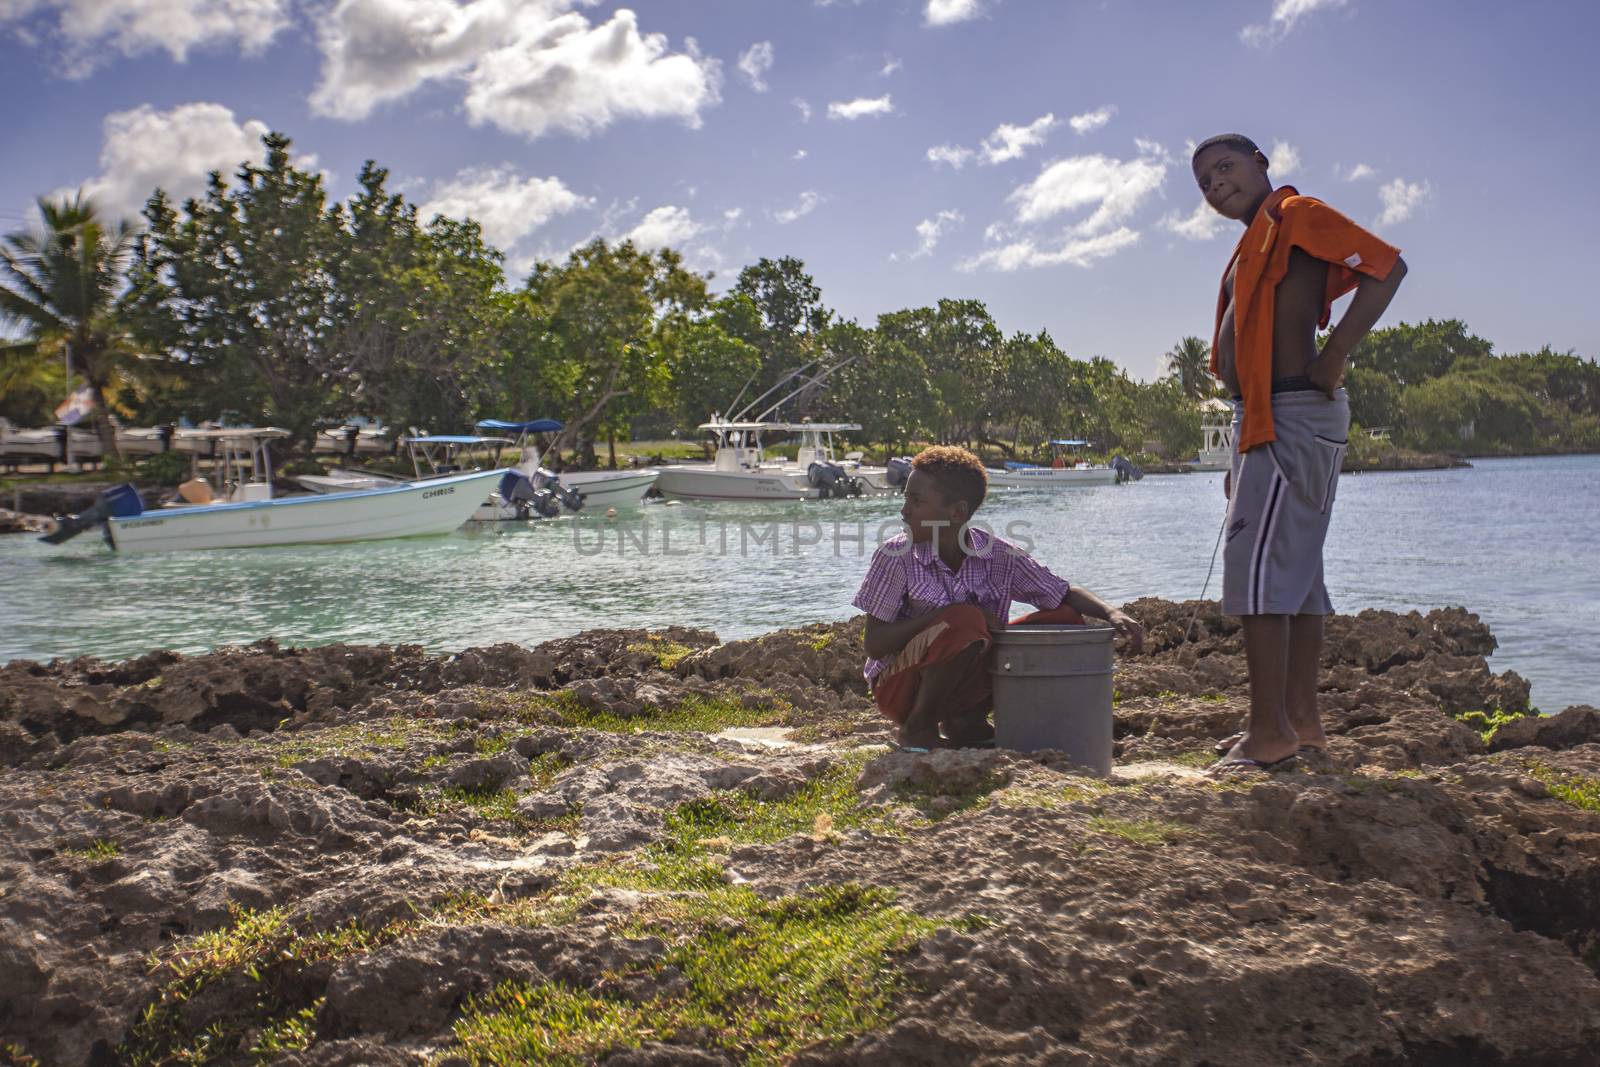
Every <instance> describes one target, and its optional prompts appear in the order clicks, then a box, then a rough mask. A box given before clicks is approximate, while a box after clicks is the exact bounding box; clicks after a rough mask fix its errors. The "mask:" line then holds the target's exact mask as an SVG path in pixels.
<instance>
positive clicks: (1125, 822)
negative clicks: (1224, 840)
mask: <svg viewBox="0 0 1600 1067" xmlns="http://www.w3.org/2000/svg"><path fill="white" fill-rule="evenodd" d="M1089 829H1091V830H1093V831H1094V832H1095V833H1097V834H1108V835H1110V836H1112V837H1120V838H1122V839H1123V840H1124V841H1126V842H1128V843H1129V844H1130V845H1144V846H1150V845H1170V844H1171V843H1172V842H1174V841H1176V840H1178V838H1180V837H1183V836H1184V835H1185V834H1188V833H1192V832H1193V831H1192V830H1191V829H1190V828H1189V827H1187V826H1183V825H1181V824H1179V823H1175V822H1168V821H1166V820H1165V819H1119V818H1116V817H1115V816H1111V815H1095V816H1093V817H1091V818H1090V819H1089Z"/></svg>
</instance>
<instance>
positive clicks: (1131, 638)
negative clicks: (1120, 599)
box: [1106, 608, 1144, 652]
mask: <svg viewBox="0 0 1600 1067" xmlns="http://www.w3.org/2000/svg"><path fill="white" fill-rule="evenodd" d="M1106 621H1107V622H1109V623H1110V624H1111V625H1112V626H1114V627H1116V630H1117V633H1119V634H1121V635H1122V636H1123V637H1126V638H1127V639H1128V647H1129V648H1131V649H1132V650H1133V651H1135V652H1138V651H1139V650H1140V649H1142V648H1144V627H1143V626H1140V625H1139V620H1138V619H1135V618H1134V617H1133V616H1132V615H1129V614H1128V613H1127V612H1125V611H1123V610H1121V609H1120V608H1118V609H1114V610H1113V611H1112V612H1111V616H1110V617H1109V618H1108V619H1107V620H1106Z"/></svg>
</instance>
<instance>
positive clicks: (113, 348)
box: [0, 133, 1600, 469]
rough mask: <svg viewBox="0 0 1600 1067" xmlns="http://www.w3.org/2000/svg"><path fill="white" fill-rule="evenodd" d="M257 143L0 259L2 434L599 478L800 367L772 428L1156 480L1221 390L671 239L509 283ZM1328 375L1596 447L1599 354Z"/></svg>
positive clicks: (1189, 358)
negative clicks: (514, 442)
mask: <svg viewBox="0 0 1600 1067" xmlns="http://www.w3.org/2000/svg"><path fill="white" fill-rule="evenodd" d="M263 142H264V144H265V146H266V153H265V161H264V162H263V163H260V164H257V163H245V164H241V166H240V167H239V168H238V170H236V171H235V172H234V173H233V174H231V175H224V174H222V173H220V172H219V173H216V174H214V175H213V176H212V181H211V184H210V187H209V189H208V190H207V192H206V193H205V195H204V196H201V197H196V198H194V199H191V200H188V201H186V202H184V203H182V204H176V203H173V202H172V201H171V199H170V198H169V197H168V196H167V195H166V194H165V193H164V192H163V191H161V190H159V189H157V190H154V191H153V192H152V195H151V196H150V198H149V200H148V202H147V203H146V206H145V208H144V211H143V213H142V218H141V219H140V220H137V223H135V222H134V221H133V220H114V219H105V218H102V217H101V216H100V215H99V214H98V212H97V211H96V209H95V206H94V204H93V203H92V202H89V201H87V200H84V199H82V198H81V197H79V198H67V199H58V200H49V199H42V200H41V201H40V219H41V221H42V223H43V228H42V229H36V230H26V231H19V232H17V233H13V234H11V235H9V236H7V237H6V238H5V239H4V241H3V242H0V385H3V388H0V417H3V418H5V419H7V420H9V421H10V422H11V423H13V424H14V425H18V426H37V425H43V424H47V423H49V422H50V421H52V419H53V412H54V410H55V408H56V405H57V404H58V403H60V401H61V398H62V397H63V396H66V395H67V393H68V392H69V384H70V386H71V387H73V388H74V389H76V388H80V387H81V388H82V389H83V390H84V391H86V393H87V401H88V402H89V404H90V405H91V414H90V416H89V422H90V423H92V425H93V426H94V427H95V429H96V430H97V432H98V433H99V435H100V438H101V441H102V445H103V451H104V453H105V454H106V455H108V456H112V457H115V455H116V447H115V433H114V429H113V424H112V422H111V421H110V420H111V418H112V417H115V418H117V419H119V420H121V421H122V423H123V424H124V425H167V424H176V423H178V422H180V420H184V419H187V420H189V421H190V422H192V423H201V422H205V421H214V420H223V421H225V422H227V423H229V424H233V425H240V424H254V425H268V424H271V425H276V426H280V427H284V428H286V429H288V430H289V431H290V433H291V437H290V438H289V439H288V441H287V442H286V447H285V449H284V450H283V452H284V454H283V455H278V456H276V457H275V458H276V459H277V460H278V461H279V465H282V466H285V467H291V465H292V464H294V463H296V462H306V461H307V457H308V456H309V453H310V446H311V442H312V440H313V437H314V434H315V433H316V431H317V430H318V429H319V428H323V427H327V426H333V425H342V424H344V423H345V422H347V421H348V420H350V419H352V418H362V419H366V420H371V421H375V422H377V423H380V424H381V425H383V426H384V427H387V428H389V429H390V431H391V432H392V433H394V434H399V433H404V432H407V431H408V430H409V429H410V428H413V427H415V428H419V429H422V430H427V431H430V432H433V433H460V432H462V431H464V430H466V429H469V428H470V427H471V426H473V424H474V423H475V421H476V420H477V419H479V418H484V417H494V418H515V419H520V418H530V417H554V418H559V419H560V420H562V422H563V423H564V424H565V428H564V429H563V430H562V431H561V432H560V433H559V434H558V435H557V436H556V438H555V440H554V441H553V442H551V444H552V448H551V449H550V450H549V454H550V455H551V457H552V459H556V460H559V461H560V462H562V463H563V464H566V465H568V466H571V467H580V468H593V467H595V466H599V465H601V464H602V463H603V464H605V465H607V466H616V465H617V464H618V462H619V457H620V456H621V455H623V454H625V453H626V443H627V442H628V441H630V440H636V439H669V438H671V437H673V436H674V435H677V436H678V437H679V438H680V439H684V440H691V439H692V438H693V437H694V435H695V430H694V427H695V426H697V425H698V424H699V423H701V422H703V421H704V420H706V419H707V418H708V417H709V416H711V415H712V413H714V412H715V413H721V414H723V415H731V414H736V413H738V412H739V411H740V409H741V407H742V405H744V404H747V403H750V402H751V401H753V400H754V398H756V397H760V396H763V394H764V393H765V392H766V391H767V390H772V389H775V390H776V391H775V392H773V393H772V395H770V396H768V397H767V398H766V399H763V400H761V401H759V402H756V403H754V405H753V406H752V407H751V408H750V409H749V411H748V415H749V416H752V417H753V416H755V415H757V414H758V413H761V412H762V411H763V408H764V406H765V405H767V404H770V403H771V402H772V401H773V400H774V399H776V398H777V397H779V396H782V395H783V394H784V393H786V392H788V391H789V387H788V386H779V384H778V383H780V382H782V381H784V380H785V379H786V376H789V375H792V374H794V373H795V372H796V371H797V370H802V371H805V372H806V373H808V374H809V375H811V378H810V379H809V380H808V379H807V378H805V377H801V378H797V379H795V380H796V381H798V382H802V383H807V384H806V387H805V388H801V389H798V390H796V391H795V393H794V395H793V396H790V397H788V398H787V399H786V400H785V402H784V403H783V405H782V406H781V407H780V408H778V409H777V410H773V411H771V413H770V417H782V418H785V419H790V420H795V419H801V418H811V419H813V420H815V421H829V422H832V421H847V422H858V423H860V424H861V425H862V427H863V428H862V431H861V432H860V434H859V438H858V439H856V440H853V441H852V443H853V444H855V445H857V446H858V447H861V446H865V445H867V444H875V445H876V446H877V447H880V448H882V449H883V450H884V454H886V455H898V454H904V453H906V452H908V451H910V450H911V449H912V446H913V445H914V444H915V443H917V442H931V443H939V444H964V445H967V446H969V447H973V448H975V449H978V450H980V451H982V452H983V453H984V454H985V455H986V457H988V458H991V459H992V460H994V461H997V462H998V461H1004V460H1007V459H1015V460H1024V461H1035V462H1038V461H1045V462H1048V459H1049V457H1048V449H1047V448H1046V446H1045V442H1046V441H1048V440H1049V439H1051V438H1064V437H1070V438H1075V439H1084V440H1087V441H1088V442H1090V445H1089V447H1088V449H1087V450H1086V454H1087V455H1089V456H1092V457H1095V458H1103V457H1109V456H1111V455H1116V454H1121V455H1125V456H1127V457H1129V458H1130V459H1132V460H1133V461H1134V462H1135V463H1139V464H1141V465H1144V466H1146V467H1150V468H1154V467H1156V466H1158V465H1161V464H1172V463H1175V462H1180V461H1183V460H1186V459H1189V458H1192V457H1193V456H1194V455H1195V454H1196V452H1197V451H1198V450H1199V448H1200V447H1201V445H1202V443H1203V431H1202V418H1203V416H1202V411H1203V405H1204V403H1205V402H1207V401H1208V400H1211V399H1214V398H1215V396H1216V392H1217V386H1216V383H1215V382H1214V380H1213V379H1212V378H1211V377H1210V375H1209V374H1208V373H1207V365H1208V362H1209V356H1210V353H1209V350H1208V345H1207V344H1206V342H1205V341H1204V340H1203V339H1202V338H1200V337H1195V336H1190V337H1184V338H1181V339H1180V340H1178V341H1177V343H1176V344H1175V345H1174V346H1173V347H1172V348H1171V349H1170V350H1169V351H1168V352H1166V353H1165V354H1164V355H1162V356H1160V358H1159V366H1160V371H1159V373H1158V376H1157V377H1156V378H1155V379H1154V380H1152V381H1148V382H1146V381H1139V380H1135V379H1133V378H1132V377H1130V376H1129V375H1128V374H1127V372H1126V371H1125V370H1123V369H1122V368H1121V366H1119V364H1118V362H1117V361H1116V360H1117V359H1120V360H1122V361H1134V360H1138V359H1139V358H1140V357H1141V356H1144V357H1148V356H1149V355H1153V353H1144V354H1140V353H1131V352H1118V353H1114V354H1112V355H1114V356H1115V357H1116V359H1113V358H1111V356H1110V355H1107V354H1093V355H1071V354H1068V353H1067V352H1066V351H1064V350H1063V349H1062V348H1061V347H1060V346H1059V345H1058V344H1057V343H1056V341H1055V339H1054V338H1052V337H1051V336H1050V334H1049V333H1048V331H1044V330H1040V331H1038V332H1035V333H1030V332H1027V331H1026V330H1014V329H1013V332H1009V333H1008V332H1007V328H1006V327H1003V326H1002V325H1001V324H1000V323H997V322H996V321H995V320H994V318H993V317H992V316H991V314H990V312H989V309H988V308H987V307H986V306H985V305H984V303H983V302H982V301H979V300H972V299H960V298H940V299H936V300H934V301H933V302H932V303H930V304H927V305H925V306H921V307H911V308H903V309H899V310H891V311H886V312H884V313H881V314H879V315H877V316H876V319H875V321H872V322H858V321H856V320H853V319H847V318H845V317H844V316H842V315H840V314H839V313H838V312H837V311H836V310H834V309H833V308H831V307H829V305H828V303H827V302H826V300H825V299H824V294H823V292H822V289H821V288H820V287H819V286H818V284H817V282H816V280H815V279H814V278H813V277H812V275H811V274H809V273H808V272H807V271H806V268H805V264H804V263H803V262H801V261H800V260H798V259H795V258H794V257H791V256H783V255H780V256H778V257H776V258H767V257H763V258H760V259H759V260H757V262H755V263H753V264H749V265H746V266H744V267H743V268H742V269H741V270H739V272H738V274H737V275H736V276H735V277H734V279H733V281H732V284H731V285H729V286H727V288H726V289H725V291H722V292H720V293H719V292H715V291H714V290H713V282H714V280H715V279H714V278H713V277H712V276H711V275H710V274H701V273H697V272H695V271H693V270H691V269H689V268H687V267H686V266H685V265H684V259H683V256H682V254H681V253H680V252H679V251H677V250H674V249H672V248H644V247H640V246H636V245H634V244H633V243H631V242H628V241H622V242H620V243H610V242H607V241H605V240H601V239H597V240H595V241H592V242H591V243H589V244H586V245H584V246H582V247H580V248H577V249H575V250H573V251H572V252H571V253H570V254H569V255H568V256H567V257H566V259H565V260H564V261H561V262H555V261H540V262H536V263H535V264H534V265H533V266H532V268H531V269H530V270H529V271H528V272H527V274H526V275H525V276H523V277H522V278H520V279H518V278H512V277H508V275H507V273H506V268H505V256H504V254H503V253H502V252H501V251H500V250H498V249H496V248H495V247H493V246H492V245H490V244H488V243H487V242H486V241H485V240H484V238H483V234H482V230H481V228H480V227H479V225H478V223H477V222H475V221H473V220H471V219H454V218H449V217H445V216H436V217H434V218H432V219H427V218H423V217H421V216H420V214H419V212H418V207H417V205H416V204H414V203H412V202H411V201H409V200H407V198H406V197H405V195H404V194H402V193H397V192H395V191H394V190H393V189H391V188H390V187H389V185H388V181H389V175H388V172H387V171H386V170H385V169H384V168H382V167H381V166H379V165H377V164H376V163H373V162H370V161H369V162H368V163H367V164H366V165H365V166H364V167H363V168H362V170H361V173H360V175H359V181H358V185H359V191H358V192H357V193H356V194H355V195H354V196H351V197H349V198H348V199H345V200H338V199H335V198H333V197H331V196H330V195H329V194H328V191H327V189H326V188H325V186H324V181H323V176H322V175H320V174H316V173H312V172H310V171H307V170H302V169H300V168H298V167H296V166H295V165H294V163H293V162H292V159H293V153H292V151H291V142H290V140H289V138H288V137H286V136H284V135H282V134H279V133H272V134H268V135H267V136H266V137H264V138H263ZM1197 326H1201V327H1202V328H1203V324H1197ZM64 367H70V383H69V373H68V372H67V371H65V370H64V369H63V368H64ZM823 368H828V369H830V371H831V373H828V374H822V373H821V370H822V369H823ZM1346 386H1347V388H1348V390H1349V393H1350V398H1351V412H1352V419H1353V421H1354V423H1355V425H1356V427H1358V428H1365V429H1367V430H1369V431H1374V432H1381V433H1383V434H1386V435H1387V438H1388V439H1389V440H1390V441H1392V443H1393V445H1394V446H1395V447H1396V448H1397V449H1406V450H1411V451H1414V452H1420V453H1429V454H1433V455H1445V454H1449V453H1456V452H1466V453H1473V452H1482V453H1488V454H1509V453H1516V452H1529V451H1538V452H1545V451H1550V452H1571V451H1600V367H1597V365H1596V364H1595V362H1594V361H1593V359H1592V358H1585V357H1583V356H1580V355H1578V354H1576V353H1572V352H1567V353H1561V352H1556V351H1553V350H1551V349H1550V348H1549V347H1548V346H1547V347H1545V348H1543V349H1540V350H1539V351H1536V352H1529V353H1520V354H1497V353H1496V352H1495V350H1494V345H1493V344H1492V343H1491V342H1490V341H1488V340H1487V339H1484V338H1481V337H1477V336H1475V335H1474V334H1472V333H1471V331H1470V330H1469V329H1468V328H1467V326H1466V324H1465V323H1463V322H1461V321H1459V320H1456V319H1448V320H1441V321H1435V320H1432V319H1429V320H1427V321H1425V322H1421V323H1402V324H1400V325H1398V326H1393V327H1388V328H1386V329H1382V330H1376V331H1374V332H1372V333H1371V334H1370V335H1369V336H1368V337H1367V338H1366V339H1365V340H1363V341H1362V343H1361V345H1360V346H1358V348H1357V349H1356V351H1355V352H1354V353H1352V356H1351V365H1350V370H1349V373H1348V375H1347V381H1346ZM1356 432H1358V433H1359V432H1360V431H1359V429H1358V430H1357V431H1356ZM691 443H692V441H691ZM1422 462H1423V461H1421V460H1419V459H1416V458H1415V457H1411V456H1410V455H1409V453H1396V454H1395V456H1394V457H1391V458H1390V459H1382V458H1379V459H1374V460H1370V461H1369V463H1373V464H1378V465H1379V466H1381V467H1383V469H1390V468H1392V467H1393V466H1396V465H1398V466H1415V465H1420V464H1421V463H1422Z"/></svg>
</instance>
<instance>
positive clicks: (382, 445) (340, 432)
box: [311, 422, 394, 459]
mask: <svg viewBox="0 0 1600 1067" xmlns="http://www.w3.org/2000/svg"><path fill="white" fill-rule="evenodd" d="M393 451H394V444H393V442H391V441H390V440H389V438H388V434H387V432H386V431H385V430H384V429H383V427H381V426H369V425H366V424H363V423H355V422H351V423H346V424H345V425H343V426H330V427H327V428H325V429H321V430H318V431H317V437H316V440H315V441H313V442H312V444H311V452H312V454H313V455H322V456H344V457H345V458H347V459H355V458H357V457H359V456H387V455H389V454H390V453H391V452H393Z"/></svg>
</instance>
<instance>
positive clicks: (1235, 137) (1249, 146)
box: [1189, 133, 1267, 166]
mask: <svg viewBox="0 0 1600 1067" xmlns="http://www.w3.org/2000/svg"><path fill="white" fill-rule="evenodd" d="M1217 145H1221V146H1222V147H1223V148H1231V149H1233V150H1234V151H1235V152H1243V153H1244V154H1245V155H1255V154H1257V153H1260V155H1261V158H1262V159H1265V158H1266V157H1267V154H1266V153H1265V152H1262V151H1261V149H1260V148H1258V147H1256V143H1255V142H1254V141H1252V140H1251V139H1250V138H1248V137H1246V136H1245V135H1244V134H1242V133H1219V134H1217V135H1216V136H1215V137H1207V138H1206V139H1205V140H1204V141H1201V142H1200V143H1199V144H1197V145H1195V146H1194V155H1192V156H1190V157H1189V165H1190V166H1193V165H1194V161H1195V160H1197V159H1199V158H1200V153H1201V152H1204V151H1205V150H1206V149H1208V148H1215V147H1216V146H1217Z"/></svg>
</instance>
